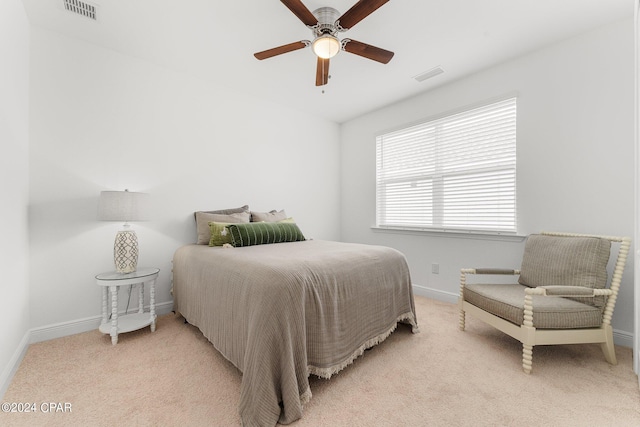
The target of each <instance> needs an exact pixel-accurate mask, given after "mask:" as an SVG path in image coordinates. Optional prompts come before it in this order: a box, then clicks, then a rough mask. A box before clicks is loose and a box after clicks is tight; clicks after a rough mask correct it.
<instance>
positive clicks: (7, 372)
mask: <svg viewBox="0 0 640 427" xmlns="http://www.w3.org/2000/svg"><path fill="white" fill-rule="evenodd" d="M29 332H30V331H27V332H26V333H25V334H24V337H22V340H21V341H20V344H18V348H16V351H15V352H14V353H13V356H12V357H11V360H9V363H8V364H7V366H6V367H5V368H4V371H2V376H0V401H2V400H3V399H4V394H5V393H6V392H7V389H8V388H9V384H10V383H11V380H12V379H13V376H14V375H15V374H16V372H17V371H18V366H20V363H21V362H22V359H24V355H25V354H27V349H28V348H29Z"/></svg>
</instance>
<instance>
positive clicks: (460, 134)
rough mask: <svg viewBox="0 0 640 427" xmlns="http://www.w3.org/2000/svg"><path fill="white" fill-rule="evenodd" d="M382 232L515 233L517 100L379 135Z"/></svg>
mask: <svg viewBox="0 0 640 427" xmlns="http://www.w3.org/2000/svg"><path fill="white" fill-rule="evenodd" d="M376 226H377V227H382V228H408V229H432V230H436V231H465V232H468V231H478V232H516V98H510V99H506V100H503V101H499V102H496V103H492V104H489V105H485V106H482V107H479V108H474V109H471V110H468V111H464V112H461V113H457V114H453V115H450V116H447V117H442V118H439V119H436V120H431V121H428V122H425V123H421V124H418V125H415V126H411V127H408V128H405V129H400V130H397V131H394V132H390V133H386V134H384V135H379V136H378V137H377V138H376Z"/></svg>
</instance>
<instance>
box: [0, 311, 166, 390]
mask: <svg viewBox="0 0 640 427" xmlns="http://www.w3.org/2000/svg"><path fill="white" fill-rule="evenodd" d="M145 309H146V310H147V311H148V310H149V307H146V308H145ZM172 310H173V301H169V302H163V303H159V304H156V314H157V315H158V316H161V315H164V314H169V313H170V312H171V311H172ZM122 314H124V313H122ZM101 321H102V316H93V317H87V318H84V319H78V320H71V321H69V322H61V323H55V324H53V325H47V326H42V327H38V328H33V329H30V330H29V331H27V333H26V334H25V335H24V338H23V339H22V341H20V344H19V345H18V348H17V349H16V351H15V353H14V354H13V357H12V358H11V360H10V361H9V363H8V364H7V366H6V367H5V369H4V371H3V372H2V376H0V401H1V400H2V397H3V396H4V394H5V392H6V391H7V389H8V388H9V384H10V383H11V380H12V379H13V376H14V375H15V373H16V372H17V370H18V367H19V366H20V363H21V362H22V359H23V358H24V356H25V354H26V353H27V350H28V348H29V345H30V344H33V343H37V342H41V341H48V340H52V339H55V338H62V337H66V336H69V335H75V334H79V333H82V332H88V331H92V330H94V329H98V326H100V322H101Z"/></svg>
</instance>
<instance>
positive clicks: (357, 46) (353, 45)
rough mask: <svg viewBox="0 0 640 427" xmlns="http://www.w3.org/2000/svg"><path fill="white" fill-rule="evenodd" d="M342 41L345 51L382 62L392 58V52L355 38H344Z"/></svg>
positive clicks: (384, 62)
mask: <svg viewBox="0 0 640 427" xmlns="http://www.w3.org/2000/svg"><path fill="white" fill-rule="evenodd" d="M342 43H343V46H344V50H345V51H347V52H349V53H353V54H355V55H359V56H362V57H364V58H368V59H373V60H374V61H378V62H381V63H383V64H386V63H388V62H389V61H391V58H393V52H391V51H389V50H384V49H381V48H379V47H375V46H371V45H370V44H366V43H362V42H359V41H357V40H352V39H344V40H342Z"/></svg>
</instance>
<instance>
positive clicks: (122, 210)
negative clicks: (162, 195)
mask: <svg viewBox="0 0 640 427" xmlns="http://www.w3.org/2000/svg"><path fill="white" fill-rule="evenodd" d="M148 213H149V194H146V193H136V192H132V191H129V190H124V191H101V192H100V203H99V206H98V218H99V219H100V220H101V221H124V225H123V229H122V230H120V231H118V233H117V234H116V239H115V243H114V245H113V262H114V264H115V266H116V271H117V272H118V273H131V272H133V271H136V268H137V267H138V237H137V236H136V232H135V231H133V230H131V228H130V225H129V221H146V220H147V219H148Z"/></svg>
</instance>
